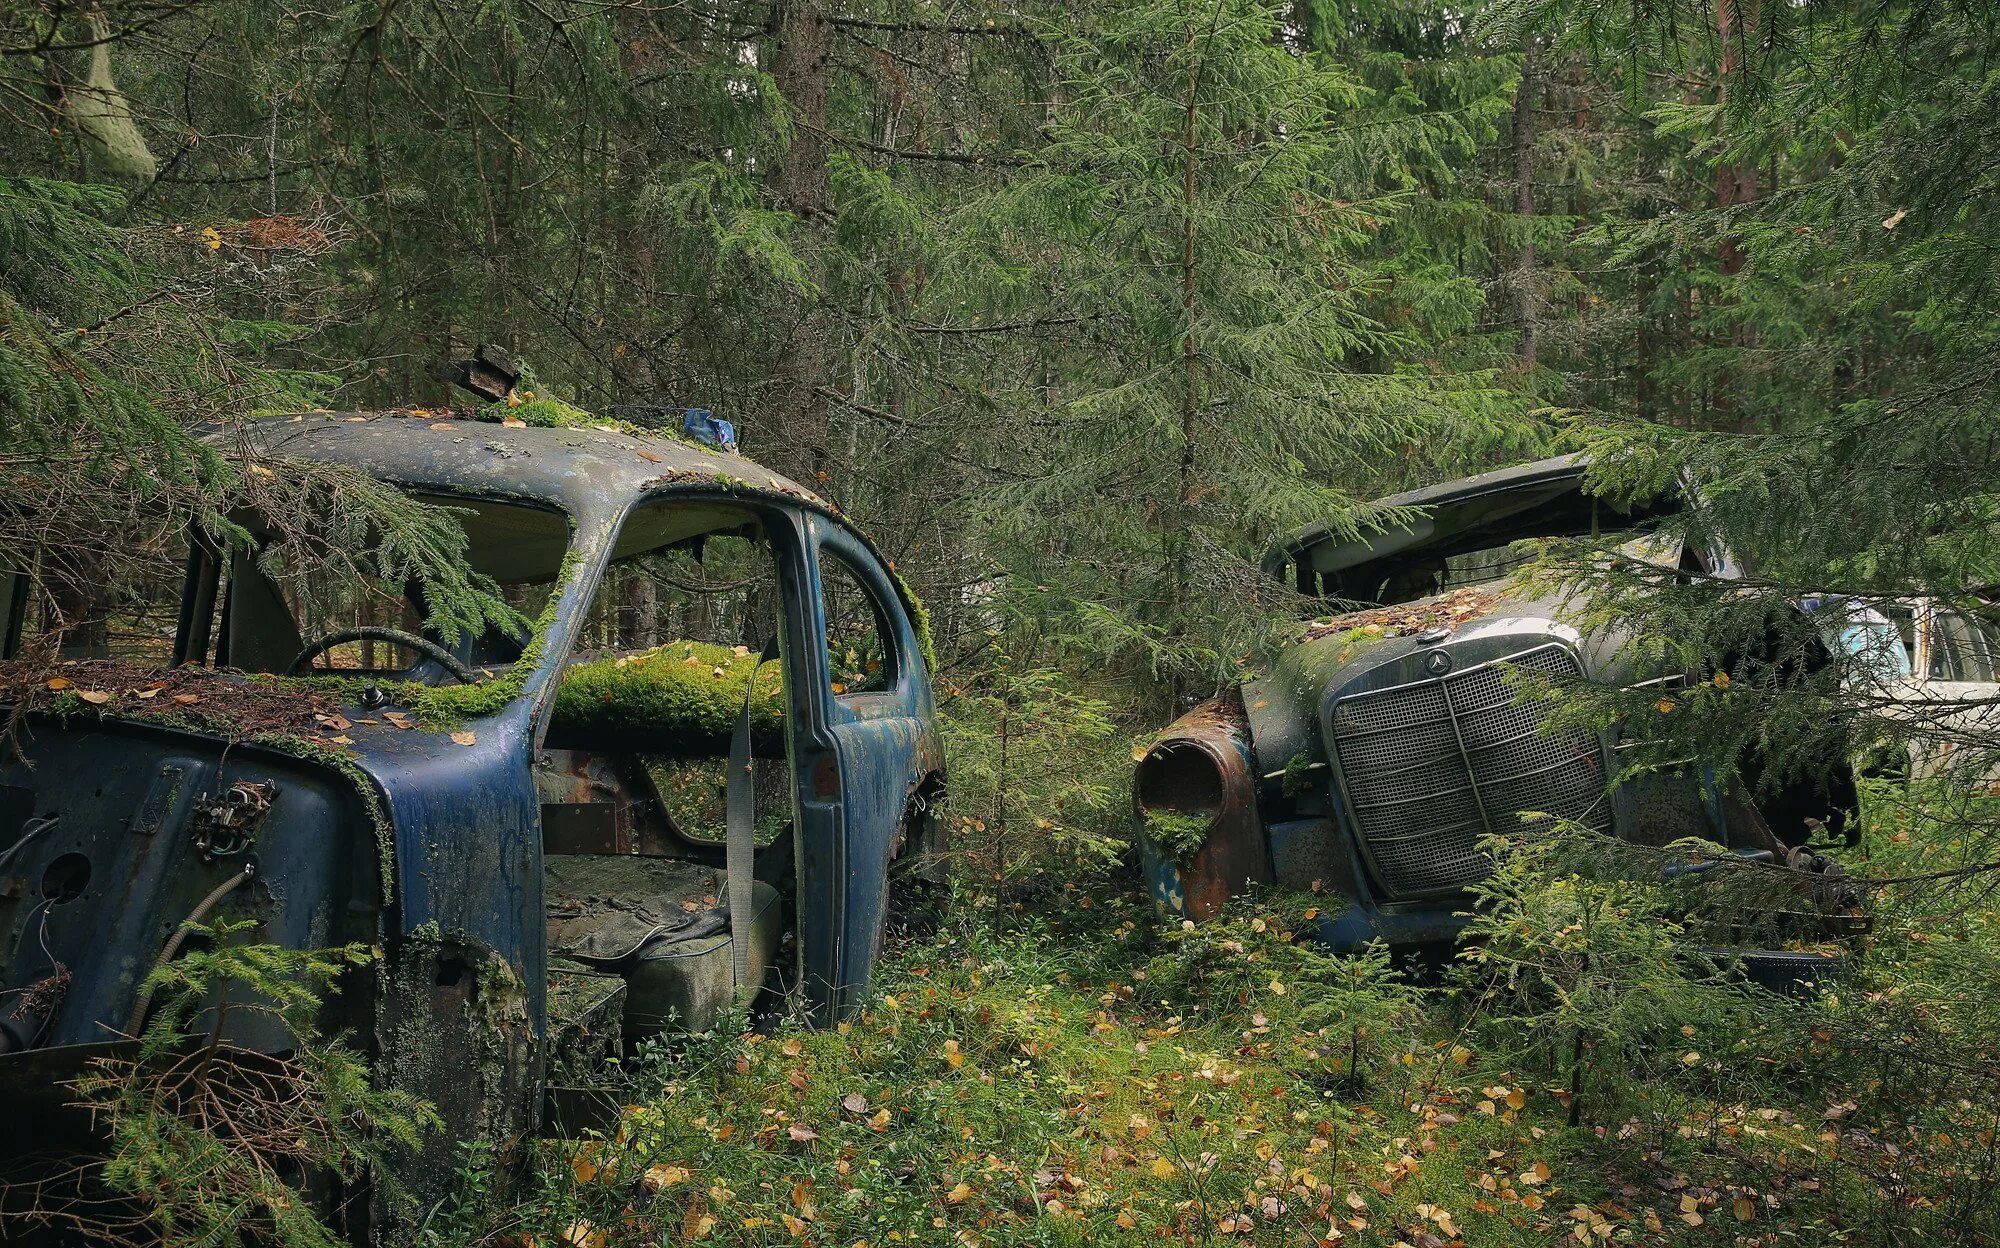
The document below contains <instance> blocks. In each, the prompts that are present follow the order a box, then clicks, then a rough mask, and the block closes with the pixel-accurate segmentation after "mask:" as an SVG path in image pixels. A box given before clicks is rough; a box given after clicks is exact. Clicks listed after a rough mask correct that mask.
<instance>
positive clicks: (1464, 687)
mask: <svg viewBox="0 0 2000 1248" xmlns="http://www.w3.org/2000/svg"><path fill="white" fill-rule="evenodd" d="M1508 666H1513V667H1519V668H1524V669H1526V670H1528V671H1530V672H1541V673H1545V674H1547V675H1550V676H1556V677H1566V676H1581V675H1582V674H1583V669H1582V666H1581V665H1580V664H1579V663H1578V662H1577V659H1576V655H1575V653H1574V652H1572V651H1571V650H1570V648H1569V647H1568V646H1565V645H1563V644H1561V643H1560V642H1550V643H1548V644H1546V645H1541V646H1536V647H1534V648H1533V649H1530V650H1524V651H1522V652H1521V653H1519V654H1513V655H1508V656H1507V657H1505V658H1501V659H1496V660H1494V661H1493V662H1490V663H1482V664H1480V665H1479V666H1477V667H1469V668H1466V669H1465V670H1464V671H1460V672H1452V673H1449V674H1447V675H1445V676H1443V677H1441V678H1437V679H1431V680H1420V681H1416V682H1413V683H1411V684H1407V685H1397V686H1394V687H1392V688H1388V689H1371V690H1368V691H1366V692H1364V693H1356V694H1350V695H1348V696H1346V697H1343V698H1340V699H1338V700H1337V701H1335V702H1334V704H1333V709H1332V712H1331V717H1332V722H1331V723H1330V725H1329V740H1330V742H1331V744H1332V746H1333V752H1334V757H1335V759H1336V760H1337V763H1338V766H1339V769H1340V777H1339V778H1340V784H1341V788H1342V792H1343V793H1344V795H1345V797H1346V800H1347V804H1348V807H1349V809H1350V810H1351V811H1352V812H1353V815H1354V819H1355V822H1356V823H1357V824H1358V825H1359V832H1360V835H1361V844H1362V849H1363V851H1364V853H1365V854H1366V856H1367V858H1368V859H1369V862H1370V863H1371V864H1372V865H1373V867H1374V868H1375V872H1376V874H1377V875H1378V876H1379V877H1380V878H1381V881H1382V884H1383V886H1384V887H1385V888H1386V889H1387V890H1388V891H1389V892H1390V893H1391V894H1392V895H1394V896H1396V897H1422V896H1431V895H1436V894H1440V893H1450V892H1455V891H1457V890H1458V889H1461V888H1463V887H1465V886H1466V885H1468V884H1471V883H1473V882H1474V881H1476V880H1478V879H1480V878H1481V877H1482V876H1484V875H1485V874H1486V872H1487V869H1488V865H1489V864H1488V861H1487V858H1486V856H1485V855H1484V854H1482V853H1481V852H1480V851H1479V840H1480V838H1481V837H1483V836H1485V835H1486V834H1487V833H1488V832H1491V831H1500V832H1506V831H1512V830H1514V829H1516V828H1518V827H1519V826H1521V820H1520V819H1519V812H1521V811H1524V810H1535V811H1543V812H1546V813H1548V814H1551V815H1556V816H1558V817H1560V818H1564V819H1572V820H1575V821H1576V822H1578V823H1583V824H1587V825H1589V826H1592V827H1596V828H1599V829H1608V828H1609V827H1610V825H1611V808H1610V807H1611V804H1610V801H1609V800H1608V799H1607V798H1606V797H1605V791H1604V783H1605V779H1604V766H1603V754H1602V751H1601V749H1600V748H1599V746H1598V744H1597V742H1596V741H1594V740H1593V739H1591V738H1589V737H1586V736H1581V735H1575V734H1572V735H1567V736H1544V735H1543V734H1542V733H1541V732H1540V726H1541V718H1542V717H1541V712H1540V711H1539V710H1538V709H1537V708H1535V707H1533V706H1516V705H1514V694H1515V687H1514V684H1513V682H1511V681H1510V680H1509V679H1508V678H1507V674H1506V673H1507V667H1508Z"/></svg>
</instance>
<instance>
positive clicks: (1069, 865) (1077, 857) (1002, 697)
mask: <svg viewBox="0 0 2000 1248" xmlns="http://www.w3.org/2000/svg"><path fill="white" fill-rule="evenodd" d="M1075 684H1076V682H1075V680H1074V678H1073V676H1072V675H1071V674H1070V673H1066V672H1062V671H1058V670H1055V669H1053V668H1048V667H1039V666H1032V665H1024V664H1016V663H1014V662H1012V661H1011V660H1010V659H1009V658H1008V656H1006V655H1005V654H998V655H997V656H995V657H993V658H992V659H991V661H990V662H989V663H988V664H987V665H986V666H985V667H984V668H983V669H982V670H981V671H980V672H978V673H977V674H975V675H974V676H971V677H969V678H967V679H966V680H964V681H963V682H962V683H959V684H956V685H952V686H949V687H948V688H947V689H946V690H945V694H944V696H943V698H942V699H941V700H940V704H939V708H938V709H939V714H940V718H939V728H940V729H941V730H942V732H943V735H944V744H945V754H946V756H947V757H948V758H950V759H951V810H952V815H951V820H952V827H951V839H952V842H953V844H954V846H955V847H956V848H958V849H959V850H960V851H961V852H960V855H959V858H960V866H961V871H962V875H963V876H964V877H965V878H968V879H970V880H972V881H974V882H975V883H977V884H979V885H980V886H981V887H982V888H986V887H988V886H993V885H1004V884H1007V883H1009V882H1015V881H1019V880H1023V879H1026V878H1029V877H1034V876H1039V875H1045V874H1053V875H1055V876H1057V877H1058V878H1073V877H1075V876H1077V875H1085V876H1089V875H1096V874H1101V873H1102V872H1103V871H1104V870H1105V869H1106V868H1108V867H1110V866H1111V865H1112V864H1114V863H1116V862H1117V861H1118V859H1119V857H1120V855H1121V854H1122V853H1123V852H1124V848H1125V841H1126V829H1125V813H1126V809H1127V800H1126V799H1127V797H1128V796H1129V794H1130V791H1131V767H1132V762H1131V759H1130V757H1129V756H1128V755H1127V752H1126V748H1125V738H1124V735H1123V734H1122V733H1120V731H1119V730H1118V728H1117V725H1116V724H1115V723H1114V722H1113V720H1112V707H1111V706H1110V704H1109V703H1107V702H1104V701H1103V700H1101V699H1098V698H1095V697H1091V696H1089V695H1088V694H1087V693H1080V692H1077V691H1076V688H1075ZM996 891H997V890H996Z"/></svg>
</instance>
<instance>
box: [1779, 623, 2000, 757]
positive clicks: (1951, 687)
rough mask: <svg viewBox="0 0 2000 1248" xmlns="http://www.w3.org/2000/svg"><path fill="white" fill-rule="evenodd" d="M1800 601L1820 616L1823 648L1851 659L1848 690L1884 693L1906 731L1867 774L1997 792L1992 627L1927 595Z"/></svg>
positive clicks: (1999, 703)
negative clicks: (1901, 743) (1903, 746)
mask: <svg viewBox="0 0 2000 1248" xmlns="http://www.w3.org/2000/svg"><path fill="white" fill-rule="evenodd" d="M1805 606H1806V609H1807V610H1817V611H1824V612H1825V615H1824V616H1823V617H1822V618H1824V619H1825V621H1826V626H1825V628H1826V635H1827V642H1828V644H1829V646H1831V647H1833V649H1834V651H1835V653H1837V654H1845V655H1847V656H1848V657H1849V660H1850V662H1851V663H1852V664H1853V668H1852V673H1851V675H1850V676H1849V678H1848V684H1849V688H1850V689H1852V690H1854V691H1855V692H1858V693H1860V692H1865V693H1872V694H1874V695H1875V696H1878V697H1886V698H1887V699H1889V700H1890V701H1891V702H1892V703H1893V705H1892V706H1891V707H1889V708H1887V709H1888V711H1889V713H1890V714H1892V715H1894V716H1896V717H1897V718H1898V719H1901V720H1902V721H1904V722H1905V723H1906V724H1907V725H1908V726H1909V728H1910V739H1909V743H1908V758H1907V760H1895V765H1894V766H1891V767H1887V768H1885V767H1882V766H1880V765H1879V764H1878V765H1877V766H1876V767H1875V768H1872V770H1876V771H1883V770H1901V769H1902V768H1903V767H1904V766H1907V769H1908V775H1909V776H1910V778H1911V779H1932V778H1940V777H1951V778H1953V779H1957V780H1959V781H1960V782H1962V783H1968V784H1972V785H1974V786H1977V787H1980V788H1988V789H1991V788H2000V624H1996V623H1995V622H1994V620H1992V619H1990V618H1984V617H1982V616H1977V615H1971V614H1968V613H1967V612H1964V611H1958V610H1954V609H1952V608H1950V607H1947V606H1944V605H1941V604H1940V603H1938V602H1937V601H1936V600H1935V599H1930V598H1912V599H1902V600H1898V601H1894V602H1886V603H1876V604H1865V603H1862V602H1860V601H1859V600H1857V599H1852V598H1826V599H1822V600H1820V602H1819V603H1818V604H1814V603H1813V602H1812V601H1811V600H1808V601H1807V603H1806V604H1805Z"/></svg>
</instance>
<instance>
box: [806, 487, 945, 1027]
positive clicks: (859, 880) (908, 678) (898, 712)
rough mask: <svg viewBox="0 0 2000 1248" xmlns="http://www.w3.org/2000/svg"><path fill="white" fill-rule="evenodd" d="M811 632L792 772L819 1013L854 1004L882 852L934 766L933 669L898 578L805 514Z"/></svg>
mask: <svg viewBox="0 0 2000 1248" xmlns="http://www.w3.org/2000/svg"><path fill="white" fill-rule="evenodd" d="M807 525H808V529H809V533H810V541H809V542H808V544H807V545H808V549H807V554H808V558H809V562H810V575H811V580H812V584H813V585H814V586H815V587H816V590H817V593H816V594H815V595H814V597H815V608H816V619H815V624H816V627H817V630H818V632H817V635H818V636H819V637H820V638H822V639H823V640H824V642H825V644H824V645H821V646H817V647H808V649H809V651H810V653H808V654H805V655H803V656H801V657H802V659H803V660H804V662H802V663H801V664H800V670H801V671H802V673H805V674H807V677H808V679H810V680H811V682H812V688H813V690H814V693H813V697H812V704H813V714H812V721H813V722H812V723H811V724H810V725H809V726H808V731H807V732H806V733H805V734H803V736H804V738H805V740H804V742H803V750H804V754H805V757H803V758H801V760H800V765H799V774H800V776H801V777H802V779H803V781H804V783H803V784H802V785H801V788H802V790H803V792H802V794H801V800H800V825H801V836H800V840H799V883H800V890H799V892H800V904H801V907H802V910H803V911H804V913H802V914H801V916H800V936H801V942H802V945H803V949H802V951H801V959H800V969H801V971H802V972H803V978H804V987H805V989H806V993H807V998H808V1000H809V1001H810V1003H811V1004H812V1005H813V1006H814V1008H815V1010H816V1011H818V1012H820V1013H821V1014H822V1015H823V1016H825V1017H837V1016H838V1015H840V1014H841V1013H843V1012H845V1011H847V1010H849V1009H851V1008H853V1007H854V1006H856V1005H858V1004H859V1002H860V999H861V994H862V992H863V990H864V989H865V987H866V985H867V982H868V977H869V974H870V972H871V971H872V970H873V968H874V965H875V959H876V955H877V954H878V953H879V951H880V948H881V938H882V924H883V920H884V918H885V916H886V914H887V909H888V886H889V863H890V860H891V858H892V857H893V856H894V854H895V852H896V850H897V848H898V841H899V838H900V836H901V834H902V830H903V825H904V816H905V814H906V813H907V812H908V810H909V808H910V804H911V800H912V798H913V796H914V795H915V794H916V793H917V792H918V791H919V789H920V788H921V786H922V785H923V784H924V783H925V781H926V780H927V779H928V777H929V776H930V775H931V774H932V773H934V772H935V771H937V770H938V768H939V766H940V763H939V760H938V758H937V757H936V750H937V746H936V741H935V734H934V731H933V726H932V725H933V718H932V716H933V708H932V704H931V690H930V674H929V672H928V671H927V670H926V669H925V666H924V656H923V653H922V651H921V649H920V646H919V643H918V639H917V634H916V629H915V626H914V624H913V622H912V621H911V619H910V615H909V612H908V611H907V610H906V609H905V608H904V606H903V602H902V598H901V596H900V595H899V594H898V592H897V589H896V584H895V580H894V578H893V577H892V576H891V575H890V573H889V570H888V568H887V567H885V566H884V565H883V563H882V560H881V558H880V557H879V556H877V555H876V554H875V552H874V551H873V550H872V549H870V548H869V546H868V545H867V544H866V543H865V542H863V541H862V540H861V539H860V538H859V537H857V536H856V535H855V534H854V533H853V532H852V531H850V530H849V529H847V528H846V527H845V526H843V525H841V524H840V523H839V522H837V521H835V520H832V519H830V518H828V517H825V516H822V515H818V514H812V515H810V516H809V517H808V519H807Z"/></svg>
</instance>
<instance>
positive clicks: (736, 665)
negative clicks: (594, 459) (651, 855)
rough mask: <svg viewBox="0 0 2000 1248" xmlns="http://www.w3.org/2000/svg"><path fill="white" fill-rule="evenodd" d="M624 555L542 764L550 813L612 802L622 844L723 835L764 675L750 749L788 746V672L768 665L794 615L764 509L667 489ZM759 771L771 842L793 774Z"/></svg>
mask: <svg viewBox="0 0 2000 1248" xmlns="http://www.w3.org/2000/svg"><path fill="white" fill-rule="evenodd" d="M613 555H614V558H613V562H612V563H611V564H610V565H609V566H608V567H607V568H606V569H605V573H604V576H603V577H602V579H600V580H599V582H598V586H597V590H596V593H595V595H594V597H593V599H592V602H591V606H590V609H589V612H588V614H587V615H586V616H585V617H584V619H583V620H582V623H581V628H580V630H579V633H578V636H577V640H576V644H575V646H574V648H573V650H572V652H571V654H570V656H569V658H568V660H567V661H566V663H565V665H564V670H563V680H562V685H561V687H560V688H559V689H558V691H557V696H556V702H555V708H554V712H553V715H552V716H551V721H550V725H549V729H548V733H547V736H546V744H547V746H548V748H547V749H546V750H544V752H543V754H542V756H541V758H540V759H539V760H538V774H537V783H538V785H539V786H540V787H541V788H542V790H543V801H544V803H545V812H546V809H547V806H546V804H547V803H551V802H556V803H558V804H574V803H598V804H610V805H613V806H615V807H616V808H617V810H618V815H617V823H616V826H617V828H618V829H620V831H619V835H620V836H622V837H625V838H626V839H625V840H624V841H621V842H620V843H619V845H620V848H621V849H639V850H644V851H646V852H658V851H659V849H660V847H661V846H663V845H668V846H670V845H671V843H672V842H673V841H675V840H685V841H692V842H695V843H698V844H715V843H720V842H721V840H722V839H723V837H724V835H725V822H726V814H727V809H726V802H725V795H726V792H727V761H728V756H729V749H730V739H731V736H732V734H733V733H734V730H735V727H736V724H737V721H738V720H739V719H740V717H741V716H742V714H743V709H744V702H745V695H746V693H747V692H748V691H749V682H750V681H751V679H752V678H753V673H754V679H755V680H756V692H755V694H754V696H753V697H752V698H751V730H752V746H753V751H754V753H755V754H756V755H757V756H758V757H759V758H764V759H771V758H779V759H782V758H783V757H784V756H785V743H784V731H783V710H784V687H783V669H782V666H781V664H779V663H778V662H777V661H775V660H773V661H770V662H761V661H760V659H761V655H762V652H763V650H764V648H765V646H766V645H767V643H769V642H770V641H772V640H773V639H774V638H775V637H776V636H777V634H778V629H779V626H780V623H781V621H782V618H783V615H782V599H781V597H780V595H781V592H782V584H781V581H780V579H779V576H778V563H777V559H776V557H775V554H774V552H773V550H772V547H771V545H770V542H769V541H768V539H767V538H766V536H765V534H764V530H763V526H762V524H761V523H760V522H759V520H758V519H757V517H756V515H755V514H754V513H752V512H749V511H746V510H743V509H742V508H738V507H732V506H727V505H718V504H714V503H705V502H704V503H690V502H669V501H662V502H658V503H652V504H647V505H646V506H643V507H641V508H639V509H638V510H636V511H635V512H634V513H633V514H632V515H631V516H630V517H628V518H627V520H626V522H625V524H624V526H623V528H622V529H621V531H620V534H619V538H618V542H617V545H616V547H615V548H614V552H613ZM754 774H755V776H756V780H757V788H758V794H757V815H758V820H757V823H758V835H759V839H760V841H768V840H770V839H773V838H775V837H776V836H777V835H778V834H779V833H780V831H782V830H783V829H784V828H785V827H786V826H788V825H789V821H790V818H791V804H790V779H789V776H788V773H787V770H786V768H784V767H782V766H780V767H763V766H760V767H757V768H756V769H755V772H754ZM614 775H615V776H616V777H617V778H616V780H615V782H614V781H613V780H610V779H607V777H610V776H614ZM579 776H589V777H593V778H592V779H590V780H589V781H588V782H578V781H577V780H576V778H577V777H579ZM545 822H546V814H545ZM551 852H575V851H574V850H573V849H570V848H568V847H565V846H563V845H560V844H557V845H554V846H552V848H551Z"/></svg>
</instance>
